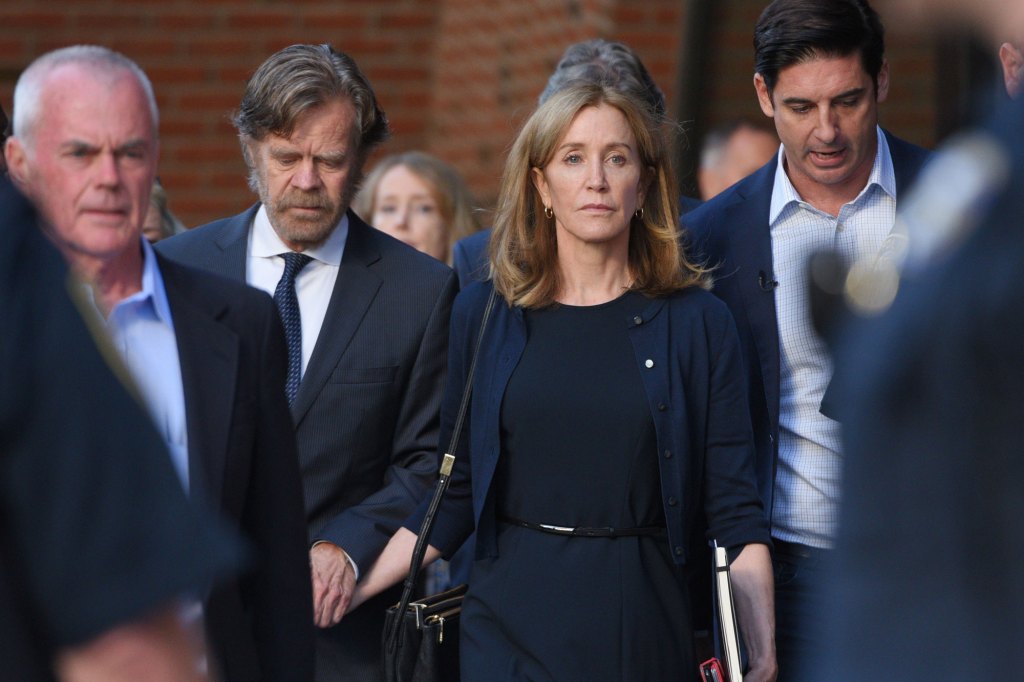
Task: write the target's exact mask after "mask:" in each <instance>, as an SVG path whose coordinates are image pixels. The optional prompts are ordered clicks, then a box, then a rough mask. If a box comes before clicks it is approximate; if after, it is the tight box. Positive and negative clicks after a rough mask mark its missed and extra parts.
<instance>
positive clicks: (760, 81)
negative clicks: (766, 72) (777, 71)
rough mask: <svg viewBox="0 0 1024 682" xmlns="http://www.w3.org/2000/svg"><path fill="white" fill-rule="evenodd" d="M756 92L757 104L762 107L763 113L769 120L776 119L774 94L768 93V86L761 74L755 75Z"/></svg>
mask: <svg viewBox="0 0 1024 682" xmlns="http://www.w3.org/2000/svg"><path fill="white" fill-rule="evenodd" d="M754 90H755V91H756V92H757V103H758V104H760V105H761V111H763V112H764V115H765V116H767V117H768V118H775V105H774V104H772V93H770V92H768V84H767V83H765V82H764V76H762V75H761V74H759V73H755V74H754Z"/></svg>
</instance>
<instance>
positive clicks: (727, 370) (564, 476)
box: [353, 84, 775, 680]
mask: <svg viewBox="0 0 1024 682" xmlns="http://www.w3.org/2000/svg"><path fill="white" fill-rule="evenodd" d="M661 124H662V122H661V121H660V119H658V118H656V117H655V115H654V113H653V112H652V111H650V110H649V109H648V108H646V107H644V106H643V104H642V103H638V102H636V101H635V100H634V99H633V98H631V97H630V96H629V95H628V94H626V93H623V92H620V91H618V90H615V89H612V88H610V87H607V86H601V85H595V84H589V85H577V86H570V87H567V88H565V89H563V90H560V91H559V92H557V93H555V94H554V95H552V96H551V97H550V98H549V99H548V100H547V101H546V102H545V103H544V104H543V105H541V106H540V107H539V108H538V109H537V111H536V112H534V114H533V115H532V116H531V117H530V119H529V120H528V121H527V122H526V124H525V125H524V127H523V129H522V130H521V131H520V133H519V135H518V136H517V138H516V141H515V143H514V144H513V147H512V150H511V152H510V153H509V156H508V161H507V163H506V167H505V173H504V177H503V180H502V189H501V193H500V197H499V201H498V210H497V214H496V220H495V227H494V235H493V241H494V246H493V248H492V256H491V271H492V272H493V279H492V281H488V282H481V283H476V284H473V285H471V286H470V287H468V288H467V289H466V290H464V292H463V293H462V294H460V296H459V299H458V301H457V302H456V307H455V311H454V313H453V316H452V333H451V346H450V367H451V371H450V373H449V381H448V385H447V389H446V392H445V401H444V406H443V411H442V422H443V427H442V435H443V441H444V442H447V439H448V438H449V436H450V435H451V430H452V428H453V422H454V420H455V416H456V412H457V408H458V404H459V402H460V401H461V397H462V393H463V388H464V382H465V380H466V373H467V369H468V366H469V364H470V362H471V358H472V353H473V348H474V346H475V343H474V341H475V338H476V335H477V332H478V329H479V327H480V324H481V318H482V313H483V310H484V308H485V304H486V301H487V299H488V297H489V295H490V293H491V291H492V290H496V291H497V293H498V303H497V304H496V306H495V308H494V310H493V313H492V316H493V319H491V320H490V322H489V324H488V327H487V333H486V336H485V337H484V340H483V345H482V348H481V353H480V357H479V360H478V366H477V369H476V374H475V377H474V381H473V386H474V391H473V399H472V405H471V408H470V412H469V414H468V415H467V424H466V437H465V438H463V439H462V441H461V444H460V451H459V452H458V453H457V454H458V459H457V461H456V464H455V469H456V471H455V474H454V477H453V483H452V487H451V488H450V489H449V492H448V495H447V496H446V497H445V500H444V502H443V504H442V506H441V509H440V510H439V512H438V517H437V524H436V526H435V528H434V532H433V535H432V537H431V544H430V548H429V549H428V554H427V557H428V561H432V560H434V559H436V558H437V557H438V556H440V555H442V554H444V555H447V554H448V553H450V552H452V551H453V550H455V549H456V548H457V547H459V545H460V544H461V543H462V541H463V540H464V539H465V538H466V536H467V535H469V533H470V532H471V531H473V529H474V527H475V528H476V531H477V540H476V555H475V562H474V564H473V570H472V575H471V577H470V583H469V584H470V587H469V592H468V593H467V595H466V598H465V602H464V604H463V610H462V617H461V631H460V632H461V639H460V649H461V657H462V660H461V667H462V676H463V679H464V680H493V679H499V678H506V679H557V680H569V679H580V680H583V679H586V680H670V679H691V678H693V677H694V676H695V675H696V674H697V662H696V660H695V659H694V652H693V647H692V641H693V640H692V633H691V627H690V612H689V608H688V605H689V595H688V587H687V579H686V572H685V570H684V568H685V565H686V562H687V561H688V559H689V541H690V534H691V530H692V527H693V525H694V524H695V522H696V518H697V517H698V515H699V514H700V513H701V512H702V511H703V512H706V515H707V519H708V522H709V525H710V530H709V532H708V536H709V537H715V538H717V539H718V541H719V543H720V544H722V545H723V546H726V547H729V548H730V549H731V550H732V551H733V554H734V556H735V560H734V563H733V580H734V585H735V589H736V597H737V604H738V611H739V615H740V619H741V623H742V628H743V634H744V638H745V641H746V643H747V645H748V648H749V652H750V660H751V669H750V671H749V673H748V676H747V678H746V679H748V680H771V679H774V677H775V675H774V671H775V660H774V646H773V642H772V630H773V627H772V603H771V600H772V584H771V582H772V581H771V569H770V558H769V553H768V547H767V544H768V542H769V540H768V533H767V524H766V521H765V517H764V511H763V508H762V506H761V503H760V500H759V499H758V495H757V489H756V485H755V479H754V473H753V469H752V455H753V449H752V444H751V433H750V423H749V417H748V414H747V408H746V387H745V384H744V381H743V375H742V371H741V366H740V356H739V345H738V343H737V339H736V333H735V326H734V323H733V321H732V319H731V318H730V316H729V314H728V311H727V309H726V308H725V306H724V305H723V304H722V303H721V302H720V301H718V300H717V299H715V298H714V297H713V296H711V295H710V294H709V293H708V292H707V291H706V290H705V288H706V286H707V280H708V278H707V273H706V272H704V271H703V270H701V269H700V268H699V267H697V266H694V265H693V264H691V263H690V262H689V261H688V260H687V259H686V257H685V256H684V255H683V254H682V253H681V251H680V248H679V245H678V240H677V233H676V230H677V225H678V222H677V221H678V209H677V204H676V200H677V195H676V190H675V184H674V182H673V178H672V173H671V169H670V165H669V162H668V159H667V150H668V148H669V147H668V145H666V144H665V141H664V139H663V136H662V134H661V132H662V125H661ZM423 512H425V506H424V507H421V509H420V510H419V514H418V515H417V516H420V515H422V513H423ZM418 528H419V518H417V517H413V518H411V519H410V520H409V521H408V522H407V524H406V527H405V528H403V529H402V530H400V531H399V532H398V533H396V535H395V537H394V538H393V539H392V541H391V543H390V544H389V545H388V547H387V549H386V550H385V551H384V553H383V554H382V555H381V558H380V559H379V560H378V562H377V563H376V564H375V565H374V566H373V567H372V568H371V569H370V571H369V572H368V574H367V575H366V576H365V577H364V579H363V580H362V581H361V583H360V585H359V588H358V589H357V593H356V597H355V599H354V600H353V603H354V604H355V603H358V602H361V601H362V600H363V599H365V598H366V597H367V596H369V595H371V594H374V593H376V592H378V591H379V590H381V589H383V588H385V587H387V586H389V585H391V584H394V583H395V582H397V581H399V580H400V579H401V578H402V577H403V576H404V575H405V574H406V573H407V571H408V568H409V562H410V557H411V554H412V549H413V545H414V543H415V540H416V536H415V534H414V533H415V530H418Z"/></svg>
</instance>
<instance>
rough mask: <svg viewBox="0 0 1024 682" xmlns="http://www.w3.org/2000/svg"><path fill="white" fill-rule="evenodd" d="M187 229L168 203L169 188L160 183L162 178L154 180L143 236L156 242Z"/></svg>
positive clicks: (143, 226)
mask: <svg viewBox="0 0 1024 682" xmlns="http://www.w3.org/2000/svg"><path fill="white" fill-rule="evenodd" d="M184 231H185V226H184V225H182V224H181V221H180V220H178V218H177V217H175V215H174V214H173V213H171V208H170V206H168V204H167V190H165V189H164V186H163V185H161V184H160V180H159V179H157V180H154V181H153V189H152V190H151V191H150V193H149V208H148V209H147V210H146V219H145V220H144V221H143V222H142V236H143V237H145V238H146V241H148V242H149V243H150V244H155V243H156V242H158V241H160V240H161V239H167V238H168V237H173V236H174V235H176V234H181V233H182V232H184Z"/></svg>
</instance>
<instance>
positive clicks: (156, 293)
mask: <svg viewBox="0 0 1024 682" xmlns="http://www.w3.org/2000/svg"><path fill="white" fill-rule="evenodd" d="M157 117H158V113H157V108H156V103H155V100H154V97H153V91H152V86H151V85H150V83H149V80H148V78H146V75H145V74H144V73H143V72H142V70H141V69H139V67H138V66H137V65H136V64H135V63H134V62H132V61H131V60H129V59H128V58H127V57H124V56H123V55H120V54H118V53H116V52H112V51H111V50H108V49H106V48H103V47H96V46H75V47H68V48H63V49H60V50H56V51H54V52H50V53H48V54H45V55H43V56H42V57H40V58H39V59H37V60H36V61H35V62H33V63H32V64H31V65H30V66H29V67H28V68H27V69H26V70H25V72H24V73H23V74H22V75H21V77H20V78H19V79H18V84H17V86H16V87H15V92H14V135H13V136H12V137H11V138H10V139H9V140H8V141H7V153H8V158H9V159H10V172H11V177H12V178H13V179H14V181H15V182H16V183H17V184H18V185H19V186H20V187H21V188H22V189H23V190H24V191H25V193H26V194H27V195H28V196H29V198H31V199H32V200H33V201H34V202H35V203H36V205H37V206H38V208H39V210H40V213H41V214H42V218H43V223H44V228H45V230H46V231H47V233H48V234H49V236H50V238H51V239H52V240H53V241H54V242H55V243H56V244H57V246H58V248H59V249H60V250H61V251H62V252H63V254H64V256H65V257H66V258H67V260H68V261H69V262H70V263H71V265H72V267H73V269H74V270H75V271H76V272H77V273H78V275H79V276H81V277H82V278H83V279H84V280H85V281H86V282H87V283H88V284H89V285H90V286H89V287H87V288H85V289H84V292H83V293H84V295H85V296H86V297H91V301H90V304H89V305H88V306H87V308H88V309H89V310H90V312H91V313H92V315H93V316H94V317H95V318H96V322H97V324H99V325H102V326H104V327H105V328H106V332H108V334H109V337H110V340H111V341H112V342H113V345H114V347H115V348H116V349H117V351H118V352H119V354H120V356H121V359H122V360H123V361H124V363H125V364H126V365H127V367H128V370H129V371H130V373H131V375H132V378H133V379H134V380H135V383H136V384H137V385H138V387H139V389H140V393H141V395H142V398H143V401H144V402H145V404H146V407H147V408H148V410H149V413H150V416H151V417H152V418H153V422H154V424H155V426H156V427H157V430H158V432H159V433H160V435H161V436H162V437H163V440H164V444H165V445H166V446H167V449H168V450H169V452H170V456H171V461H172V463H173V464H174V466H175V469H176V470H177V474H178V477H179V479H180V481H181V483H182V486H183V488H184V489H185V490H186V491H187V492H188V493H189V495H190V497H191V498H192V500H193V502H194V504H196V505H202V504H204V503H205V501H209V502H211V503H213V504H214V505H215V506H216V507H217V508H218V509H219V510H220V511H222V512H223V513H224V515H225V516H226V517H227V518H228V519H229V520H230V521H231V522H232V523H233V524H234V525H235V526H236V527H238V528H239V529H240V530H241V531H242V532H243V533H244V535H245V536H246V539H248V540H249V541H250V543H251V546H252V548H253V549H254V550H255V551H254V553H253V554H254V556H253V568H252V570H251V571H249V572H248V573H247V574H244V575H242V576H240V577H239V579H238V580H236V581H233V582H231V583H227V584H225V585H222V586H218V587H216V588H214V589H213V590H212V591H211V592H210V593H209V594H206V595H196V596H197V597H198V598H199V599H198V600H193V604H192V609H191V614H189V616H187V617H191V618H198V616H199V612H200V611H199V610H200V608H201V613H202V616H203V619H204V621H205V625H206V635H207V639H208V642H209V648H210V651H211V654H212V657H211V660H210V661H209V667H210V668H212V669H213V670H214V671H216V672H217V673H219V675H218V676H219V677H220V678H221V679H223V680H225V681H227V682H231V681H235V680H237V681H239V682H242V681H245V682H249V681H251V680H294V681H295V682H302V681H305V680H309V679H311V677H312V673H313V632H312V626H311V625H310V624H309V611H310V610H311V608H312V605H311V600H310V592H311V589H310V582H309V572H308V564H307V560H306V552H305V533H304V529H303V512H302V489H301V484H300V481H299V470H298V459H297V457H296V454H295V440H294V437H293V434H292V430H291V423H290V421H289V417H288V409H287V405H286V403H285V401H284V396H283V392H284V391H283V389H284V374H285V366H284V359H285V350H284V338H283V334H282V332H281V325H280V321H279V320H278V318H277V315H276V312H275V311H274V307H273V303H272V302H271V301H270V299H269V298H268V297H267V296H265V295H264V294H262V293H260V292H257V291H253V290H252V289H249V288H248V287H245V286H242V285H239V284H237V283H234V282H230V281H228V280H225V279H222V278H218V277H214V276H211V275H210V274H208V273H205V272H202V271H199V270H194V269H192V268H187V267H184V266H182V265H179V264H176V263H172V262H169V261H167V260H166V259H164V258H162V257H160V256H158V255H157V254H155V253H154V252H153V250H152V247H150V245H149V244H148V242H147V241H146V240H145V239H143V237H142V223H143V220H144V218H145V214H146V210H147V208H148V205H149V194H150V188H151V187H152V185H153V179H154V177H155V174H156V166H157V159H158V155H159V142H158V140H157ZM124 560H125V561H129V562H130V561H131V560H132V558H131V557H124Z"/></svg>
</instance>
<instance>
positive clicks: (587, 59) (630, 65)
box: [538, 38, 665, 119]
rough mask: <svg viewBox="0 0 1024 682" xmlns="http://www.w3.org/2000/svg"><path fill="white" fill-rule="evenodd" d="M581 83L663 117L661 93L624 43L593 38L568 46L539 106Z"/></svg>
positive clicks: (645, 69) (642, 64) (659, 117)
mask: <svg viewBox="0 0 1024 682" xmlns="http://www.w3.org/2000/svg"><path fill="white" fill-rule="evenodd" d="M584 83H594V84H596V85H604V86H607V87H609V88H612V89H614V90H618V91H619V92H623V93H625V94H627V95H629V96H631V97H632V98H633V99H635V100H637V101H639V102H643V103H644V104H646V105H647V108H648V110H649V111H650V113H651V114H652V115H653V116H654V117H655V119H661V118H662V117H664V116H665V95H664V93H662V91H661V88H659V87H658V85H657V83H655V82H654V79H653V78H651V74H650V73H649V72H648V71H647V68H646V67H645V66H644V63H643V62H642V61H640V57H638V56H637V54H636V53H635V52H633V50H631V49H630V48H629V47H628V46H627V45H625V44H623V43H619V42H615V41H611V40H603V39H601V38H594V39H593V40H585V41H583V42H580V43H573V44H572V45H570V46H569V47H567V48H566V50H565V54H563V55H562V59H561V60H560V61H559V62H558V66H557V67H555V71H554V73H552V74H551V77H550V78H549V79H548V84H547V86H546V87H545V88H544V91H543V92H542V93H541V94H540V98H539V99H540V101H539V102H538V103H539V104H544V102H546V101H547V100H548V98H550V97H551V96H552V95H553V94H555V93H556V92H558V91H559V90H563V89H565V88H566V87H568V86H570V85H580V84H584Z"/></svg>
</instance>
